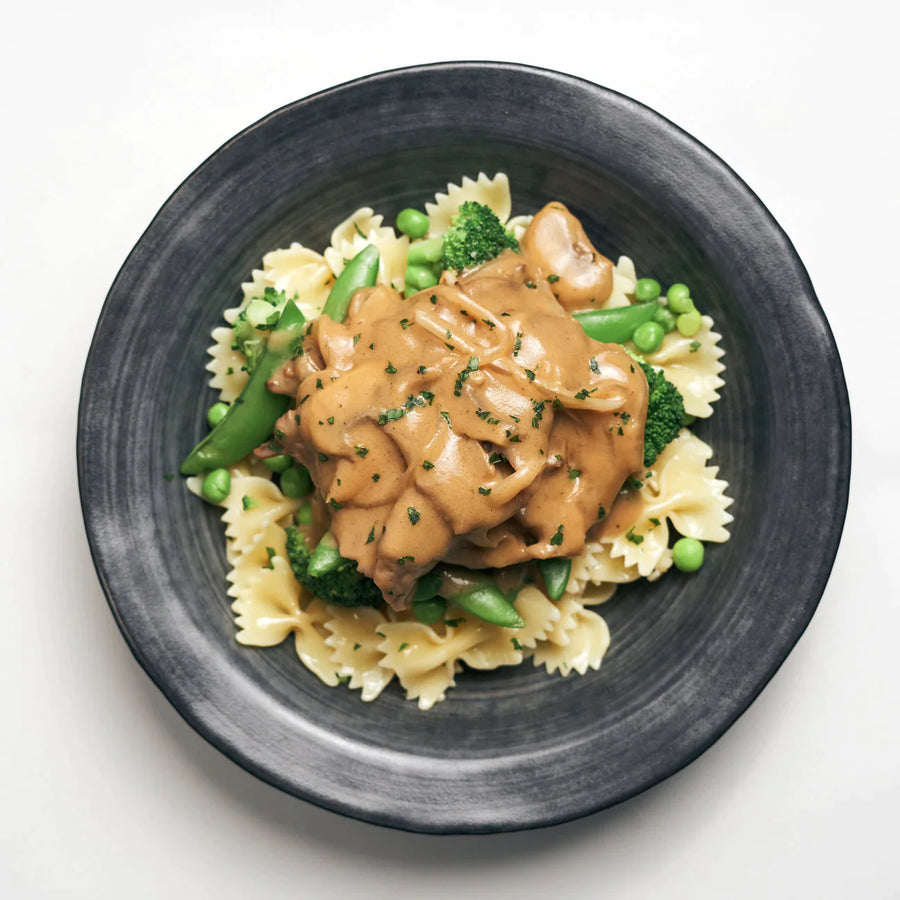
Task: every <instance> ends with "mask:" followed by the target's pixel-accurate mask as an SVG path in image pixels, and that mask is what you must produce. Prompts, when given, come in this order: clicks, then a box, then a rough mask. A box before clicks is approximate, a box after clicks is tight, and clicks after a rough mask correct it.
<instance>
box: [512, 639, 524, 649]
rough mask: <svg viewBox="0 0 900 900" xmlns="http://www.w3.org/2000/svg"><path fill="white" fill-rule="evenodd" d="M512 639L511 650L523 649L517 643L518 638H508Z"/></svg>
mask: <svg viewBox="0 0 900 900" xmlns="http://www.w3.org/2000/svg"><path fill="white" fill-rule="evenodd" d="M510 641H512V645H513V650H524V649H525V648H524V647H523V646H522V645H521V644H520V643H519V640H518V638H510Z"/></svg>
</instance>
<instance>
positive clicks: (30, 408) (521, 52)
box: [0, 0, 900, 900]
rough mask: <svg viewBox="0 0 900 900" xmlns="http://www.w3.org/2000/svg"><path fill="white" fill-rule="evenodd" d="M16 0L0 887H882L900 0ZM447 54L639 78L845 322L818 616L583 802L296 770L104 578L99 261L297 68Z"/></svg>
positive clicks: (441, 892)
mask: <svg viewBox="0 0 900 900" xmlns="http://www.w3.org/2000/svg"><path fill="white" fill-rule="evenodd" d="M16 6H17V9H16V10H15V11H10V10H8V11H7V12H6V13H5V15H4V27H3V33H2V36H0V45H2V46H0V72H2V85H3V87H2V91H3V106H2V108H3V113H4V115H3V122H4V126H3V135H4V136H3V139H2V142H0V159H2V169H0V172H2V178H3V195H2V207H0V209H2V233H0V254H2V259H3V269H2V272H3V287H4V295H5V296H4V297H3V310H4V316H5V317H6V325H5V329H4V330H5V339H4V341H3V352H2V354H0V366H2V368H3V378H4V383H5V385H6V390H4V392H3V399H2V401H0V402H2V421H3V437H4V439H3V441H2V442H0V452H2V473H3V497H4V500H5V509H6V515H4V516H3V518H2V520H0V528H2V542H3V543H2V546H3V548H4V552H3V554H2V556H0V559H2V566H3V568H2V598H3V613H4V624H5V627H4V628H3V638H2V646H3V649H2V653H0V691H2V695H0V696H2V700H3V715H2V718H0V797H2V811H3V812H2V816H0V894H2V895H3V896H4V897H11V898H19V897H25V898H31V897H58V896H61V897H84V898H120V897H174V898H180V897H216V898H231V897H234V898H237V897H242V898H244V897H261V896H267V897H288V896H306V897H317V898H318V897H335V898H337V897H341V898H342V897H367V898H381V897H385V898H387V897H390V898H397V897H406V896H410V897H414V896H418V897H452V896H457V895H462V896H465V897H467V898H472V900H475V898H482V897H484V898H505V897H543V896H554V897H555V896H563V897H566V898H581V897H595V896H604V897H607V896H608V897H619V898H622V897H624V898H654V900H655V898H659V897H668V898H672V897H676V898H677V897H698V898H722V897H729V898H730V897H736V898H751V897H752V898H758V897H776V898H781V897H816V898H831V897H835V898H837V897H841V898H844V897H849V896H852V897H854V898H856V897H861V898H886V897H897V896H900V872H898V868H900V867H898V863H897V862H896V857H897V839H898V836H900V834H898V816H897V809H898V807H900V771H898V770H900V754H898V751H900V715H898V711H900V690H898V683H900V678H898V672H897V649H896V648H897V646H898V642H897V635H898V633H900V590H898V577H897V574H896V573H897V554H898V551H897V538H896V536H897V533H898V526H897V522H896V519H897V514H898V513H897V509H898V504H900V492H898V474H897V463H898V457H900V453H898V449H897V448H898V445H900V427H898V418H897V407H896V403H897V391H896V363H895V362H891V360H894V361H895V360H896V358H897V351H896V346H897V342H898V341H900V318H898V316H897V315H896V311H895V310H896V305H897V302H898V300H897V293H898V291H897V282H898V278H897V265H898V253H897V247H898V240H897V238H898V233H897V227H896V214H897V210H898V199H900V197H898V180H897V175H896V163H897V138H898V136H900V129H898V124H900V123H898V116H897V112H896V110H897V104H896V96H895V91H896V88H897V87H898V77H897V75H898V73H897V68H896V64H895V59H896V56H895V46H894V44H893V39H892V35H891V33H892V31H894V29H893V28H892V27H891V25H892V24H896V23H891V22H889V21H888V13H887V8H888V5H887V4H886V3H876V2H868V0H861V2H856V3H853V4H841V7H842V9H841V12H840V13H838V12H837V11H836V5H834V4H829V3H802V2H790V0H787V2H780V3H768V2H756V3H753V4H752V5H750V4H726V3H721V2H696V0H690V2H676V0H665V2H663V0H645V2H642V3H624V2H620V3H619V4H617V5H616V6H613V5H611V4H604V3H601V2H580V3H579V2H574V0H554V2H551V3H539V2H535V0H521V2H520V3H519V4H517V6H516V8H515V10H514V11H513V10H511V11H509V12H505V13H501V12H499V11H491V10H489V9H488V7H487V4H485V3H484V2H477V3H476V2H456V3H454V2H453V0H445V2H443V3H439V4H438V3H429V2H426V0H418V2H416V3H415V4H411V5H408V4H405V3H398V2H390V0H383V2H382V3H371V2H370V3H360V2H355V0H344V2H342V3H327V4H308V3H303V2H297V0H295V2H291V3H288V2H283V3H278V2H260V3H256V4H249V3H246V2H241V3H237V2H233V0H219V2H216V3H191V2H178V3H174V2H170V0H156V2H155V3H153V4H146V5H143V6H142V7H140V8H139V7H137V6H135V7H134V8H133V9H132V7H131V5H130V4H112V3H109V4H104V3H97V2H90V0H88V2H84V3H80V4H62V3H58V2H57V3H49V4H40V5H38V4H34V5H29V6H28V7H27V10H28V11H26V5H25V4H17V5H16ZM410 7H411V8H410ZM313 9H314V10H315V11H308V10H313ZM460 58H465V59H483V58H491V59H508V60H514V61H521V62H526V63H533V64H537V65H543V66H548V67H552V68H558V69H562V70H564V71H569V72H571V73H573V74H576V75H580V76H583V77H586V78H589V79H591V80H593V81H596V82H598V83H601V84H605V85H607V86H609V87H612V88H615V89H618V90H620V91H623V92H625V93H627V94H630V95H631V96H633V97H635V98H637V99H639V100H642V101H643V102H645V103H647V104H649V105H650V106H652V107H654V108H655V109H657V110H658V111H660V112H661V113H663V114H664V115H666V116H668V117H669V118H671V119H673V120H674V121H675V122H677V123H678V124H680V125H682V126H683V127H685V128H686V129H687V130H688V131H690V132H692V133H693V134H694V135H696V136H697V137H698V138H699V139H700V140H702V141H704V142H705V143H706V144H707V145H708V146H709V147H711V148H712V149H713V150H714V151H716V152H717V153H719V154H720V155H721V156H722V157H724V158H725V159H726V160H727V161H728V162H729V163H730V164H731V165H732V166H733V167H734V168H735V169H736V170H737V171H738V172H739V173H740V174H741V175H742V176H743V177H744V178H745V179H746V180H747V182H748V183H749V184H750V186H751V187H752V188H753V189H754V190H755V191H756V192H757V193H758V194H759V195H760V197H761V198H762V199H763V201H764V202H765V203H766V204H767V205H768V206H769V208H770V209H771V210H772V212H773V213H774V215H775V217H776V218H777V219H778V220H779V221H780V222H781V224H782V225H783V226H784V228H785V229H786V230H787V232H788V234H789V235H790V236H791V238H792V239H793V241H794V243H795V245H796V247H797V249H798V251H799V253H800V255H801V257H802V258H803V260H804V261H805V263H806V265H807V268H808V269H809V272H810V274H811V276H812V279H813V282H814V284H815V286H816V288H817V291H818V294H819V297H820V300H821V302H822V305H823V307H824V309H825V312H826V314H827V315H828V317H829V319H830V321H831V324H832V326H833V328H834V331H835V334H836V337H837V341H838V345H839V348H840V351H841V354H842V357H843V360H844V365H845V368H846V374H847V380H848V384H849V388H850V395H851V403H852V406H853V413H854V469H853V485H852V495H851V502H850V509H849V514H848V518H847V524H846V529H845V532H844V539H843V543H842V546H841V550H840V553H839V555H838V558H837V563H836V566H835V568H834V572H833V575H832V578H831V581H830V583H829V586H828V589H827V591H826V593H825V597H824V599H823V602H822V604H821V606H820V609H819V611H818V613H817V614H816V616H815V619H814V621H813V623H812V625H811V626H810V628H809V629H808V631H807V632H806V634H805V636H804V637H803V638H802V640H801V641H800V643H799V645H798V646H797V648H796V649H795V651H794V652H793V653H792V654H791V656H790V658H789V659H788V660H787V662H786V663H785V665H784V666H783V667H782V669H781V670H780V672H779V673H778V675H777V676H776V677H775V679H774V680H773V682H772V683H771V684H770V685H769V687H768V688H767V689H766V690H765V691H764V693H763V694H762V696H761V697H760V698H759V699H758V700H757V701H756V703H754V705H753V706H752V708H751V709H750V710H749V711H748V712H747V713H746V714H745V715H744V716H743V717H742V718H741V719H740V720H739V721H738V722H737V724H736V725H735V726H734V727H733V728H732V729H731V730H730V731H729V732H728V733H727V734H726V735H725V737H724V738H722V740H720V741H719V742H718V743H717V744H716V745H715V746H714V747H713V748H712V749H711V750H709V751H708V752H707V753H706V754H705V755H704V756H702V757H701V759H700V760H698V761H697V762H695V763H694V764H693V765H691V766H690V767H688V769H687V770H685V771H683V772H681V773H680V774H678V775H676V776H674V777H673V778H671V779H670V780H668V781H667V782H665V783H663V784H662V785H659V786H658V787H656V788H654V789H652V790H651V791H649V792H647V793H646V794H644V795H642V796H640V797H638V798H636V799H634V800H632V801H630V802H628V803H626V804H624V805H622V806H620V807H618V808H615V809H613V810H610V811H607V812H606V813H602V814H599V815H596V816H592V817H590V818H588V819H585V820H582V821H579V822H575V823H571V824H568V825H563V826H559V827H556V828H552V829H549V830H542V831H537V832H532V833H523V834H513V835H502V836H493V837H452V838H438V837H427V836H416V835H408V834H403V833H400V832H393V831H389V830H386V829H380V828H376V827H373V826H368V825H364V824H361V823H358V822H353V821H350V820H345V819H342V818H340V817H338V816H336V815H333V814H331V813H328V812H324V811H322V810H319V809H317V808H314V807H312V806H310V805H308V804H305V803H303V802H300V801H297V800H294V799H292V798H290V797H288V796H286V795H283V794H281V793H279V792H278V791H276V790H275V789H273V788H270V787H268V786H267V785H265V784H262V783H261V782H258V781H256V780H255V779H254V778H252V777H251V776H250V775H247V774H246V773H245V772H243V771H242V770H241V769H239V768H238V767H237V766H235V765H234V764H232V763H231V762H229V761H228V760H227V759H225V758H224V757H223V756H221V755H220V754H219V753H218V752H217V751H215V750H213V749H212V748H211V747H210V746H208V745H207V744H206V743H205V742H204V741H203V740H202V739H201V738H200V737H198V736H197V735H196V734H195V733H194V732H193V731H192V730H191V729H190V728H189V727H188V726H187V725H186V724H185V723H184V722H183V721H182V720H181V719H180V718H179V716H178V714H177V713H176V712H175V711H174V710H173V709H172V708H170V707H169V706H168V704H167V703H166V701H165V700H164V699H163V697H162V695H161V694H160V693H159V691H158V690H157V689H156V688H155V687H154V686H153V685H152V684H151V683H150V681H149V680H148V679H147V677H146V676H145V675H144V673H143V672H142V671H141V670H140V668H139V667H138V665H137V664H136V662H135V661H134V660H133V658H132V657H131V655H130V653H129V651H128V649H127V648H126V645H125V643H124V641H123V640H122V638H121V637H120V635H119V633H118V631H117V629H116V626H115V624H114V622H113V619H112V616H111V615H110V613H109V611H108V609H107V606H106V603H105V600H104V598H103V595H102V593H101V591H100V587H99V584H98V582H97V580H96V577H95V574H94V571H93V568H92V565H91V561H90V557H89V554H88V550H87V544H86V540H85V537H84V533H83V527H82V524H81V517H80V512H79V506H78V497H77V487H76V481H75V447H74V442H75V419H76V407H77V398H78V390H79V382H80V378H81V371H82V367H83V364H84V359H85V356H86V354H87V350H88V346H89V342H90V338H91V334H92V332H93V328H94V324H95V322H96V319H97V316H98V314H99V312H100V307H101V305H102V302H103V299H104V296H105V294H106V291H107V290H108V288H109V285H110V283H111V282H112V280H113V278H114V276H115V274H116V271H117V270H118V268H119V266H120V265H121V263H122V262H123V260H124V259H125V256H126V254H127V253H128V251H129V249H130V248H131V246H132V245H133V244H134V243H135V241H136V240H137V239H138V237H139V236H140V234H141V232H142V231H143V229H144V227H145V226H146V225H147V224H148V223H149V221H150V219H151V218H152V216H153V214H154V213H155V212H156V210H157V209H158V207H159V206H160V205H161V203H162V202H163V201H164V200H165V198H166V197H167V196H168V195H169V193H170V192H171V191H172V190H173V189H174V188H175V187H176V185H177V184H178V183H179V182H180V181H181V180H182V179H183V178H184V177H185V176H186V175H187V174H188V173H189V172H190V171H191V170H192V169H193V168H194V167H195V166H196V165H197V164H199V163H200V162H201V161H202V160H203V159H204V158H205V157H206V156H207V155H208V154H209V153H210V152H212V151H213V150H214V149H215V148H216V147H218V146H219V145H220V144H221V143H223V142H224V141H225V140H226V139H228V138H229V137H230V136H231V135H233V134H234V133H235V132H237V131H239V130H240V129H242V128H243V127H245V126H246V125H248V124H250V123H251V122H253V121H254V120H256V119H257V118H259V117H260V116H262V115H263V114H265V113H267V112H268V111H270V110H272V109H274V108H276V107H278V106H280V105H282V104H284V103H287V102H289V101H291V100H294V99H297V98H299V97H302V96H305V95H307V94H309V93H311V92H313V91H316V90H319V89H321V88H325V87H328V86H330V85H332V84H336V83H339V82H342V81H345V80H347V79H349V78H352V77H356V76H359V75H363V74H366V73H369V72H372V71H378V70H381V69H385V68H390V67H393V66H397V65H407V64H413V63H418V62H428V61H435V60H441V59H460ZM10 316H11V317H12V323H11V324H10V322H9V317H10Z"/></svg>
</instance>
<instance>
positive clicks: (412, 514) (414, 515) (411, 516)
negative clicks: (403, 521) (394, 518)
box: [406, 506, 422, 525]
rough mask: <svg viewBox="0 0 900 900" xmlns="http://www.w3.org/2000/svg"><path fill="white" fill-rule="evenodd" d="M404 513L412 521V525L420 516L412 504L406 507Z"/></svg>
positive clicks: (416, 522)
mask: <svg viewBox="0 0 900 900" xmlns="http://www.w3.org/2000/svg"><path fill="white" fill-rule="evenodd" d="M406 514H407V515H408V516H409V521H410V522H412V524H413V525H417V524H418V522H419V519H420V518H421V517H422V514H421V513H420V512H419V511H418V510H417V509H416V508H415V507H414V506H410V507H408V508H407V510H406Z"/></svg>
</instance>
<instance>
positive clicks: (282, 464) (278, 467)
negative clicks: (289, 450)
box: [263, 453, 294, 472]
mask: <svg viewBox="0 0 900 900" xmlns="http://www.w3.org/2000/svg"><path fill="white" fill-rule="evenodd" d="M293 462H294V461H293V460H292V459H291V458H290V457H289V456H288V455H287V454H286V453H282V454H280V455H279V456H270V457H268V458H267V459H264V460H263V465H264V466H265V467H266V468H267V469H268V470H269V471H270V472H284V471H285V469H289V468H290V467H291V466H292V465H293Z"/></svg>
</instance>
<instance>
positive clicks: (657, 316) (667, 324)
mask: <svg viewBox="0 0 900 900" xmlns="http://www.w3.org/2000/svg"><path fill="white" fill-rule="evenodd" d="M653 321H654V322H658V323H659V324H660V325H662V328H663V331H664V332H665V333H666V334H669V333H670V332H672V331H674V330H675V316H674V315H673V314H672V313H671V312H669V310H668V309H667V308H666V307H665V306H661V307H660V308H659V310H658V311H657V312H655V313H654V314H653Z"/></svg>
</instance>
